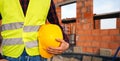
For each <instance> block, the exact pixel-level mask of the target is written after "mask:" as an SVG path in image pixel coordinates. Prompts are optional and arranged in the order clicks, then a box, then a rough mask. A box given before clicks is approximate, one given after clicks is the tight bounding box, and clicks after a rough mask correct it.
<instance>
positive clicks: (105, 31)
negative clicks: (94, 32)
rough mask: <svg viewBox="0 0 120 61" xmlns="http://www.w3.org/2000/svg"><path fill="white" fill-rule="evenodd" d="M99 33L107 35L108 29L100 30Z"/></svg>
mask: <svg viewBox="0 0 120 61" xmlns="http://www.w3.org/2000/svg"><path fill="white" fill-rule="evenodd" d="M100 34H101V35H109V30H101V31H100Z"/></svg>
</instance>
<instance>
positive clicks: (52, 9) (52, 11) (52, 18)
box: [47, 0, 69, 43]
mask: <svg viewBox="0 0 120 61" xmlns="http://www.w3.org/2000/svg"><path fill="white" fill-rule="evenodd" d="M47 19H48V21H49V22H50V23H51V24H57V25H58V26H60V28H61V29H62V33H63V38H64V40H65V41H66V42H68V43H69V39H68V37H67V35H66V34H65V32H64V31H63V28H62V26H61V25H60V24H59V20H58V17H57V14H56V10H55V4H54V2H53V0H51V5H50V10H49V12H48V16H47Z"/></svg>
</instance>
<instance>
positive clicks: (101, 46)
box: [100, 42, 109, 48]
mask: <svg viewBox="0 0 120 61" xmlns="http://www.w3.org/2000/svg"><path fill="white" fill-rule="evenodd" d="M100 48H109V43H107V42H101V43H100Z"/></svg>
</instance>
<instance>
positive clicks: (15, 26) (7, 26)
mask: <svg viewBox="0 0 120 61" xmlns="http://www.w3.org/2000/svg"><path fill="white" fill-rule="evenodd" d="M22 26H23V22H16V23H10V24H4V25H2V31H4V30H13V29H18V28H22Z"/></svg>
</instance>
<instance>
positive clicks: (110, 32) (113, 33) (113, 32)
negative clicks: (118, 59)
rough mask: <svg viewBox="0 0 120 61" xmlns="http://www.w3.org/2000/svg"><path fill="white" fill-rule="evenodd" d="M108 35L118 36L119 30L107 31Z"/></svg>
mask: <svg viewBox="0 0 120 61" xmlns="http://www.w3.org/2000/svg"><path fill="white" fill-rule="evenodd" d="M109 34H110V35H118V34H119V29H111V30H109Z"/></svg>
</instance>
